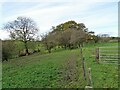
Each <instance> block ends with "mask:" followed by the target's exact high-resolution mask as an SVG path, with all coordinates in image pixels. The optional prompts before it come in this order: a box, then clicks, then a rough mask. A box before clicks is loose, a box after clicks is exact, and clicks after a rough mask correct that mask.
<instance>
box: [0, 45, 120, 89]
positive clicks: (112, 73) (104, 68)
mask: <svg viewBox="0 0 120 90" xmlns="http://www.w3.org/2000/svg"><path fill="white" fill-rule="evenodd" d="M115 45H117V43H102V44H95V45H91V44H88V45H85V47H84V48H83V54H84V57H85V66H86V73H87V71H88V68H89V67H90V68H91V71H92V73H91V74H92V81H93V87H94V88H103V87H109V88H117V87H118V72H117V71H118V66H117V65H115V64H104V63H102V64H97V63H96V62H95V56H94V50H95V48H96V47H99V46H115ZM81 62H82V61H81V59H80V50H79V49H75V50H58V51H53V52H52V53H51V54H42V55H41V54H40V53H36V54H33V55H30V56H25V57H20V58H16V59H11V60H10V61H9V62H3V80H2V81H3V88H30V87H32V88H41V87H42V88H57V87H60V88H84V87H85V86H86V85H87V82H88V78H87V80H84V78H83V71H82V64H81Z"/></svg>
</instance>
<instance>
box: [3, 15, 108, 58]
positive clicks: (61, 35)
mask: <svg viewBox="0 0 120 90" xmlns="http://www.w3.org/2000/svg"><path fill="white" fill-rule="evenodd" d="M3 29H5V30H7V31H9V33H10V38H11V41H12V42H10V41H4V42H3V50H2V54H3V59H6V60H7V58H9V57H10V56H11V54H12V51H13V49H14V48H15V45H14V43H13V41H19V42H21V43H23V44H24V48H25V53H24V55H29V54H30V51H29V45H28V42H34V43H35V42H36V41H38V42H41V43H42V44H43V45H44V47H45V48H46V50H48V52H49V53H51V49H52V48H55V47H61V48H64V49H74V48H79V47H82V46H83V45H84V43H88V42H91V41H93V42H94V43H97V42H98V41H99V40H103V41H106V40H108V39H109V37H108V35H106V34H105V35H102V36H97V35H95V34H94V32H93V31H88V28H87V27H86V26H85V24H84V23H77V22H75V21H73V20H71V21H68V22H65V23H61V24H59V25H57V26H53V27H52V31H51V32H49V33H46V34H43V35H41V38H42V39H41V40H38V39H39V38H37V40H36V38H35V37H36V35H37V33H38V31H39V29H38V27H37V25H36V23H35V22H34V21H33V20H32V19H31V18H27V17H18V18H17V19H16V20H14V21H12V22H8V23H6V24H5V25H4V27H3ZM10 47H12V48H10ZM20 51H21V50H20ZM20 51H19V52H20ZM39 51H40V50H39Z"/></svg>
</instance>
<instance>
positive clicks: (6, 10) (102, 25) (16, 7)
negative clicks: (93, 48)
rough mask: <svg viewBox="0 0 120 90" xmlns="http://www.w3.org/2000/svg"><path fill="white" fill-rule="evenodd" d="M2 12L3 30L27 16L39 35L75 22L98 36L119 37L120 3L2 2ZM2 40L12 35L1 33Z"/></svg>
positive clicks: (74, 0)
mask: <svg viewBox="0 0 120 90" xmlns="http://www.w3.org/2000/svg"><path fill="white" fill-rule="evenodd" d="M113 1H114V2H113ZM0 11H1V12H0V20H1V21H0V27H2V26H3V24H5V23H6V22H8V21H13V20H15V19H16V18H17V17H18V16H26V17H30V18H32V19H33V20H34V21H35V22H36V23H37V25H38V27H39V29H40V31H39V34H41V33H45V32H48V31H50V29H51V27H52V26H56V25H58V24H60V23H64V22H66V21H69V20H74V21H76V22H77V23H84V24H85V25H86V27H87V28H88V30H89V31H94V32H95V34H102V33H105V34H110V35H111V36H118V0H104V1H103V0H102V1H101V0H98V1H97V2H95V0H90V1H89V2H88V1H85V0H69V1H65V0H51V1H48V0H45V1H41V0H39V1H38V0H36V1H35V0H33V1H32V2H31V1H30V0H27V1H26V2H25V0H21V2H16V1H15V0H11V2H10V0H9V2H8V1H7V0H6V2H1V6H0ZM0 38H1V39H7V38H8V33H7V32H6V31H4V30H2V29H1V30H0Z"/></svg>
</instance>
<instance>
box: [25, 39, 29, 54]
mask: <svg viewBox="0 0 120 90" xmlns="http://www.w3.org/2000/svg"><path fill="white" fill-rule="evenodd" d="M24 44H25V51H26V55H29V52H28V46H27V41H25V42H24Z"/></svg>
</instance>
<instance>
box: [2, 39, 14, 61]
mask: <svg viewBox="0 0 120 90" xmlns="http://www.w3.org/2000/svg"><path fill="white" fill-rule="evenodd" d="M14 49H15V45H14V41H10V40H6V41H2V61H4V60H6V61H8V59H9V58H12V54H13V52H14Z"/></svg>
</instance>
